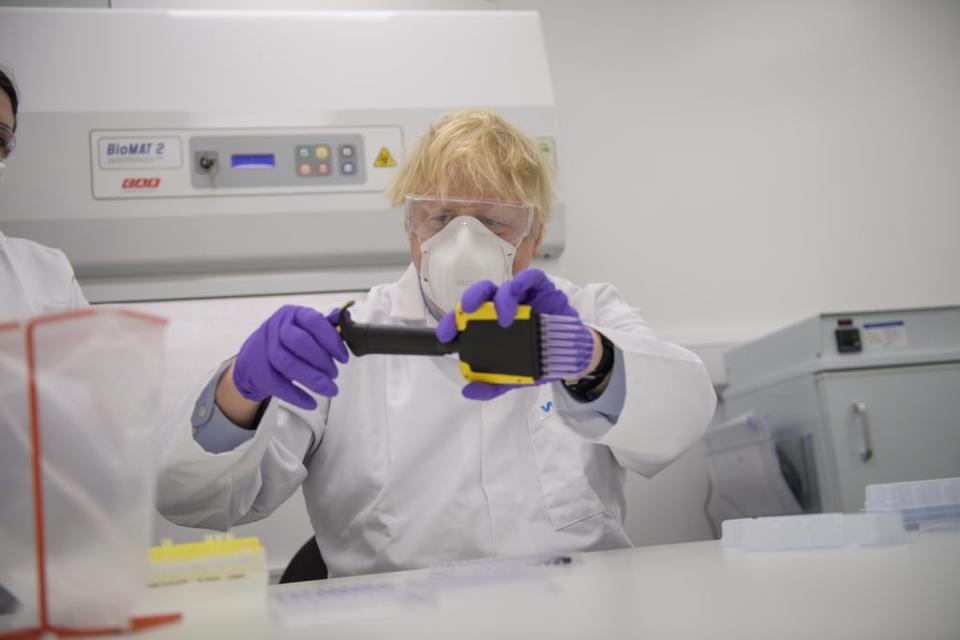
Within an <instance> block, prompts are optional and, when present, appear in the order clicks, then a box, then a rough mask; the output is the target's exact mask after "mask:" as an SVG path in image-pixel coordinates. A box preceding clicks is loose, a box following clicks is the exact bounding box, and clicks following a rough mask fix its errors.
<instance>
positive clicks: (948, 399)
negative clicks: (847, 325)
mask: <svg viewBox="0 0 960 640" xmlns="http://www.w3.org/2000/svg"><path fill="white" fill-rule="evenodd" d="M816 383H817V395H818V399H819V403H820V407H821V411H822V414H823V416H824V427H825V431H824V433H823V436H824V437H826V438H827V439H828V440H829V441H830V443H831V444H832V447H833V460H832V461H830V462H832V463H833V465H834V467H835V472H836V477H837V480H838V489H839V502H840V503H839V505H837V506H838V507H839V508H840V509H842V510H843V511H847V512H849V511H857V510H859V509H862V508H863V499H864V489H865V487H866V486H867V485H869V484H877V483H884V482H904V481H909V480H924V479H928V478H946V477H953V476H960V363H956V364H949V365H927V366H917V367H891V368H880V369H861V370H857V371H849V372H831V373H825V374H820V375H818V376H817V380H816Z"/></svg>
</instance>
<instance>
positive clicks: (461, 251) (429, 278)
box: [420, 216, 516, 313]
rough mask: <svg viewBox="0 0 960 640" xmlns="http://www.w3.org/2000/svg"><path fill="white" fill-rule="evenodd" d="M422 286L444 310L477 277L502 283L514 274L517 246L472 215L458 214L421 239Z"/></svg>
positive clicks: (456, 300) (454, 301)
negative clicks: (430, 234) (428, 236)
mask: <svg viewBox="0 0 960 640" xmlns="http://www.w3.org/2000/svg"><path fill="white" fill-rule="evenodd" d="M420 252H421V258H420V286H421V288H422V289H423V295H424V296H425V297H426V298H427V299H428V300H429V301H430V302H431V303H433V304H434V305H435V306H436V307H438V308H439V310H440V311H441V312H442V313H447V312H448V311H450V310H451V309H453V308H454V307H456V305H457V302H459V301H460V297H461V296H462V295H463V292H464V291H466V289H467V287H469V286H470V285H471V284H473V283H474V282H476V281H478V280H492V281H493V282H494V283H495V284H497V285H499V284H502V283H503V282H504V281H506V280H507V279H508V278H509V277H510V276H511V275H513V257H514V255H515V254H516V248H515V247H514V246H513V245H512V244H510V243H509V242H507V241H506V240H503V239H502V238H500V237H498V236H497V235H496V234H494V233H493V232H492V231H490V230H489V229H488V228H487V227H485V226H484V225H483V223H481V222H480V221H479V220H477V219H476V218H474V217H472V216H459V217H457V218H456V219H454V220H453V221H451V222H450V223H448V224H447V225H446V226H445V227H444V228H443V229H441V230H440V231H439V232H438V233H437V234H436V235H434V236H432V237H430V238H429V239H427V240H423V241H421V242H420Z"/></svg>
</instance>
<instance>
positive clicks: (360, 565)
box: [159, 110, 716, 577]
mask: <svg viewBox="0 0 960 640" xmlns="http://www.w3.org/2000/svg"><path fill="white" fill-rule="evenodd" d="M551 178H552V175H551V171H550V168H549V166H548V164H547V163H546V161H545V159H544V158H543V156H542V155H541V153H540V152H539V150H538V149H537V148H536V145H535V143H534V142H533V141H532V139H531V138H530V137H528V136H527V135H526V134H524V133H523V132H521V131H520V130H519V129H517V128H516V127H514V126H513V125H512V124H510V123H509V122H507V121H505V120H504V119H503V118H501V117H500V116H498V115H497V114H495V113H493V112H490V111H485V110H468V111H463V112H459V113H455V114H452V115H450V116H447V117H445V118H443V119H442V120H441V121H439V122H438V123H436V124H435V125H434V126H432V127H431V128H430V130H429V131H428V132H427V133H426V134H425V135H424V136H423V137H422V139H421V140H420V141H419V144H418V146H417V148H416V150H415V151H414V152H413V153H412V155H411V156H410V157H409V158H408V159H407V160H406V162H404V164H403V166H402V167H401V168H400V170H399V173H398V175H397V178H396V180H395V181H394V183H393V185H392V187H391V190H390V193H389V194H388V195H389V197H390V198H391V200H392V202H393V204H394V205H395V206H402V207H403V208H404V212H405V221H406V228H407V231H408V236H409V240H410V250H411V258H412V261H411V264H410V266H409V268H408V269H407V271H406V272H405V273H404V274H403V276H402V277H401V278H400V279H399V280H398V281H396V282H393V283H389V284H384V285H380V286H377V287H374V288H373V289H372V290H371V291H370V292H369V294H368V296H367V297H366V299H365V300H363V301H361V302H359V303H358V304H357V305H356V306H354V307H353V308H352V309H351V313H352V316H353V318H354V319H355V320H356V321H358V322H370V323H379V324H391V325H398V326H409V327H435V328H436V332H437V335H438V337H439V338H440V339H441V340H444V341H449V340H450V339H452V338H453V337H454V335H455V334H456V328H455V326H454V324H453V323H452V321H451V315H450V311H451V309H452V308H453V307H454V305H455V303H456V302H457V301H460V300H462V303H463V306H464V307H465V308H468V309H471V308H475V307H476V306H477V305H478V304H480V303H481V302H483V301H485V300H493V301H494V302H495V304H496V305H497V308H498V309H499V310H502V311H504V313H505V314H507V315H512V313H511V311H510V310H511V309H513V308H514V307H515V305H517V304H529V305H531V306H532V307H533V309H534V311H538V312H542V313H550V314H555V315H564V316H567V318H568V319H569V321H570V322H571V323H573V324H574V325H575V326H576V327H579V328H580V329H578V330H582V332H583V335H584V336H587V337H588V339H589V341H591V342H592V343H593V347H594V348H593V349H592V351H590V352H589V353H588V357H587V358H586V359H585V360H583V362H582V363H580V365H578V367H579V368H578V371H577V372H576V373H575V374H572V375H570V376H569V377H568V378H567V379H565V380H555V381H552V382H549V383H546V384H540V385H536V386H522V387H508V386H497V385H488V384H484V383H470V384H468V385H466V386H464V381H463V378H462V377H461V374H460V368H459V361H458V359H457V358H456V357H455V356H443V357H424V356H399V355H392V356H385V355H368V356H363V357H351V356H350V355H349V354H348V351H347V348H346V346H345V345H344V343H343V341H342V340H341V339H340V336H339V334H338V333H337V331H336V330H335V328H334V325H335V316H336V311H334V312H331V313H328V314H322V313H320V312H318V311H315V310H313V309H308V308H303V307H293V306H287V307H283V308H281V309H279V310H278V311H277V312H276V313H275V314H274V315H273V316H271V317H270V318H268V319H267V320H266V321H265V322H264V323H263V325H262V326H261V327H260V328H259V329H258V330H257V331H256V332H254V333H253V334H252V335H251V336H250V337H249V338H248V339H247V341H246V342H245V343H244V344H243V345H242V346H241V348H240V350H239V353H238V355H237V356H236V357H235V358H232V359H230V360H229V361H227V362H225V363H224V364H223V365H221V366H220V367H219V368H218V370H217V371H216V372H215V373H214V374H213V375H212V376H211V378H210V382H209V383H208V384H207V385H206V387H205V388H204V389H202V390H197V392H196V394H194V395H193V397H191V398H190V399H189V401H188V403H187V405H185V407H184V410H183V412H182V413H181V415H180V416H179V417H178V418H177V419H176V420H174V421H172V422H171V423H170V424H169V425H168V428H167V430H166V434H165V436H166V440H167V450H166V452H165V459H164V471H163V474H162V477H161V480H160V485H159V508H160V511H161V512H162V513H163V514H164V515H165V516H166V517H167V518H169V519H170V520H172V521H174V522H176V523H179V524H183V525H188V526H202V527H209V528H215V529H226V528H228V527H230V526H232V525H235V524H240V523H245V522H251V521H254V520H258V519H260V518H263V517H265V516H267V515H269V514H270V513H271V512H272V511H273V510H274V509H276V508H277V507H278V506H279V505H280V504H281V503H282V502H283V501H284V500H286V499H287V498H289V497H290V496H291V495H292V494H293V493H294V492H295V491H296V490H297V488H298V487H301V486H302V487H303V494H304V498H305V500H306V507H307V511H308V513H309V516H310V520H311V523H312V524H313V528H314V531H315V534H316V537H317V541H318V543H319V547H320V549H321V551H322V553H323V555H324V559H325V560H326V562H327V566H328V569H329V573H330V575H331V576H332V577H336V576H344V575H355V574H363V573H372V572H380V571H390V570H395V569H406V568H414V567H424V566H430V565H434V564H437V563H441V562H447V561H455V560H464V559H471V558H482V557H491V556H499V555H512V554H525V553H536V552H556V551H589V550H599V549H613V548H620V547H628V546H630V544H631V543H630V540H629V539H628V537H627V535H626V533H625V532H624V527H623V522H624V508H625V507H624V473H625V470H627V469H629V470H632V471H635V472H637V473H640V474H643V475H645V476H648V477H649V476H652V475H653V474H655V473H657V472H658V471H659V470H660V469H662V468H663V467H664V466H666V465H667V464H668V463H669V462H671V461H672V460H673V459H675V458H676V457H677V456H678V455H680V454H681V453H682V452H683V451H684V450H686V449H687V447H689V446H690V445H691V444H692V443H693V442H695V441H696V440H697V439H699V438H700V436H701V435H702V433H703V431H704V429H705V428H706V426H707V424H708V423H709V421H710V419H711V417H712V414H713V410H714V407H715V402H716V400H715V396H714V393H713V389H712V386H711V383H710V379H709V377H708V375H707V373H706V370H705V368H704V366H703V364H702V363H701V362H700V360H699V359H698V358H697V357H696V356H695V355H693V354H692V353H690V352H689V351H687V350H685V349H682V348H680V347H677V346H675V345H672V344H668V343H666V342H664V341H662V340H660V339H659V338H657V337H656V336H655V335H654V334H653V332H652V331H651V330H650V329H649V328H648V327H647V326H646V325H645V324H644V322H643V320H642V318H641V317H640V315H639V313H638V312H637V311H636V309H634V308H633V307H631V306H630V305H629V304H627V302H626V301H624V300H623V298H622V297H621V295H620V293H619V292H618V291H617V290H616V289H615V288H614V287H613V286H611V285H609V284H588V285H585V286H578V285H576V284H573V283H572V282H569V281H567V280H564V279H561V278H554V277H548V276H546V275H544V274H543V273H542V272H540V271H538V270H535V269H530V268H529V267H530V262H531V260H532V258H533V256H534V255H535V254H536V252H537V250H538V248H539V245H540V242H541V240H542V238H543V233H544V229H545V227H546V224H547V223H548V219H549V213H550V210H551V207H552V205H553V202H554V191H553V186H552V180H551ZM471 283H472V284H471ZM468 285H469V286H468ZM294 383H296V384H294ZM271 398H272V399H273V400H272V401H273V402H276V403H277V412H276V419H275V420H265V419H263V415H264V409H265V407H266V406H267V403H268V402H270V401H271ZM268 415H269V414H268Z"/></svg>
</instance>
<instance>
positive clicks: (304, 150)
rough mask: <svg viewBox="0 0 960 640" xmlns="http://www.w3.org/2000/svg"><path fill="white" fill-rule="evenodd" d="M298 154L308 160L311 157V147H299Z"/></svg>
mask: <svg viewBox="0 0 960 640" xmlns="http://www.w3.org/2000/svg"><path fill="white" fill-rule="evenodd" d="M297 156H299V157H300V158H303V159H304V160H306V159H307V158H309V157H310V147H297Z"/></svg>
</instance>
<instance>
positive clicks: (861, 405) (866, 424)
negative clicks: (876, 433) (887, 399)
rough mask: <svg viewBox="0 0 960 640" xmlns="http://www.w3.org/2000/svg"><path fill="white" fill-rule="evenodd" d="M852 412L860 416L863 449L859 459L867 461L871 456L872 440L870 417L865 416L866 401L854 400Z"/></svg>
mask: <svg viewBox="0 0 960 640" xmlns="http://www.w3.org/2000/svg"><path fill="white" fill-rule="evenodd" d="M853 413H854V414H855V415H856V416H857V417H859V418H860V434H861V435H862V437H863V449H861V450H860V460H861V461H862V462H867V461H868V460H870V459H871V458H872V457H873V442H872V441H871V440H870V418H869V417H868V416H867V403H866V402H854V403H853Z"/></svg>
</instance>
